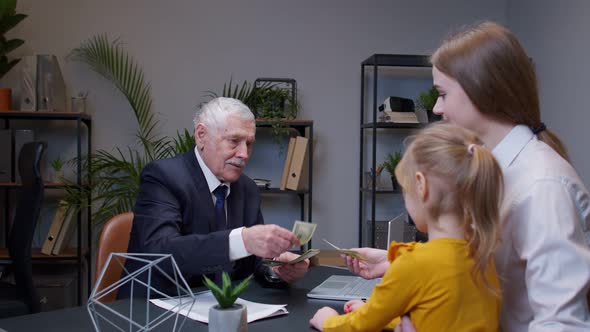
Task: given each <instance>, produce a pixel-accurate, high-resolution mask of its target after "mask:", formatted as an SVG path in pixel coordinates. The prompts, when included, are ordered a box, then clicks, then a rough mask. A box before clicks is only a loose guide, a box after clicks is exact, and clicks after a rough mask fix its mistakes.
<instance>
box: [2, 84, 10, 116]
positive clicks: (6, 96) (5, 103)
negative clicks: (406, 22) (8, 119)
mask: <svg viewBox="0 0 590 332" xmlns="http://www.w3.org/2000/svg"><path fill="white" fill-rule="evenodd" d="M11 109H12V90H11V89H9V88H0V111H10V110H11Z"/></svg>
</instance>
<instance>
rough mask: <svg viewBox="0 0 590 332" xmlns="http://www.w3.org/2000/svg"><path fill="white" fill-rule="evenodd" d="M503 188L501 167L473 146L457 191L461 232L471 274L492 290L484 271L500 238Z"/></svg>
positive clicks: (483, 150) (495, 291)
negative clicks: (465, 171) (462, 219)
mask: <svg viewBox="0 0 590 332" xmlns="http://www.w3.org/2000/svg"><path fill="white" fill-rule="evenodd" d="M502 192H503V181H502V171H501V170H500V166H499V165H498V163H497V162H496V160H495V159H494V157H493V155H492V154H491V152H490V151H488V150H487V149H486V148H484V147H482V146H479V145H478V146H476V147H475V148H474V149H473V156H472V160H471V165H470V169H469V173H468V175H467V176H466V177H465V179H464V186H463V188H461V190H460V191H459V196H460V197H459V199H460V200H462V201H463V202H464V203H463V217H464V227H465V234H467V239H468V241H469V248H470V250H471V255H472V257H473V260H474V261H475V265H474V269H473V274H474V278H475V279H477V278H478V277H480V278H481V280H482V281H483V284H484V285H485V286H486V288H488V289H489V290H490V291H492V292H493V293H495V294H498V295H499V289H496V288H495V287H494V286H493V285H492V284H491V283H490V282H489V280H487V279H486V278H485V272H486V269H487V267H488V266H489V264H490V262H491V261H492V260H493V259H494V252H495V251H496V249H497V247H498V244H499V238H500V207H499V204H500V202H501V196H502Z"/></svg>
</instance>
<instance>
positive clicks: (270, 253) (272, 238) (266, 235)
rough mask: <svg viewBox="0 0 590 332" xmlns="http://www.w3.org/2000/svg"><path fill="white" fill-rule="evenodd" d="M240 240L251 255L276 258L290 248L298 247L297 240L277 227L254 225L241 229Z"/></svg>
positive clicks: (286, 231)
mask: <svg viewBox="0 0 590 332" xmlns="http://www.w3.org/2000/svg"><path fill="white" fill-rule="evenodd" d="M242 239H243V240H244V246H245V247H246V250H247V251H248V252H249V253H251V254H252V255H255V256H258V257H262V258H271V257H277V256H279V255H280V254H282V253H284V252H285V251H287V250H288V249H289V248H291V247H292V246H299V245H300V243H299V239H297V237H296V236H295V235H294V234H293V233H291V231H288V230H286V229H284V228H282V227H280V226H277V225H256V226H252V227H247V228H246V227H245V228H243V229H242Z"/></svg>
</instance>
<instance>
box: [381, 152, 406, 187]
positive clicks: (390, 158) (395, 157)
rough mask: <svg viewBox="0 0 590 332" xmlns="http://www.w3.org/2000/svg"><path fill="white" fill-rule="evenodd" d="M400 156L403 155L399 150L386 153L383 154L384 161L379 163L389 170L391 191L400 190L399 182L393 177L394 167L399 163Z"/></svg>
mask: <svg viewBox="0 0 590 332" xmlns="http://www.w3.org/2000/svg"><path fill="white" fill-rule="evenodd" d="M402 156H403V155H402V153H401V151H395V152H394V153H393V154H391V153H388V154H387V155H386V156H385V161H384V162H383V163H382V164H381V165H382V166H383V168H385V170H386V171H387V172H389V174H391V184H392V187H393V191H399V190H400V187H399V183H398V182H397V179H396V178H395V168H396V167H397V164H399V162H400V161H401V160H402Z"/></svg>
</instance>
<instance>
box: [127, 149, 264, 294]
mask: <svg viewBox="0 0 590 332" xmlns="http://www.w3.org/2000/svg"><path fill="white" fill-rule="evenodd" d="M133 212H134V219H133V227H132V229H131V237H130V239H129V249H128V252H129V253H162V254H172V256H173V257H174V260H175V261H176V264H177V265H178V267H179V268H180V271H181V272H182V274H183V276H184V277H185V279H186V280H187V281H189V283H192V285H191V286H196V285H197V284H198V282H200V280H201V278H202V275H204V274H210V275H209V276H210V277H211V276H212V275H213V274H214V272H218V271H221V270H223V271H228V272H231V274H232V279H242V278H245V277H246V276H248V275H249V274H251V273H253V272H254V270H255V267H256V265H257V263H258V260H257V258H256V257H254V256H249V257H246V258H243V259H240V260H238V261H235V262H231V261H230V260H229V233H230V231H231V230H232V229H235V228H238V227H241V226H252V225H256V224H262V223H263V222H264V221H263V218H262V213H261V212H260V192H259V190H258V188H257V187H256V185H255V184H254V181H252V180H251V179H250V178H248V177H247V176H245V175H242V176H241V177H240V178H239V179H238V181H236V182H234V183H232V184H231V190H230V195H229V196H228V198H227V222H228V229H227V230H221V231H217V225H216V218H215V207H214V205H213V199H212V196H211V192H210V191H209V187H208V186H207V181H206V180H205V176H204V175H203V171H202V170H201V167H200V166H199V163H198V161H197V157H196V156H195V152H194V149H191V150H190V151H188V152H186V153H184V154H180V155H178V156H176V157H174V158H169V159H162V160H157V161H154V162H152V163H150V164H148V165H147V166H145V168H144V169H143V171H142V173H141V184H140V189H139V195H138V197H137V201H136V203H135V208H134V211H133ZM141 266H142V264H137V262H135V261H131V260H128V261H127V262H126V267H127V268H128V269H129V271H130V272H132V271H135V270H137V269H138V268H140V267H141ZM164 270H165V271H167V272H168V273H171V272H172V268H171V266H164ZM144 275H145V273H144ZM170 276H171V277H172V278H174V276H173V274H170ZM144 280H145V278H144ZM191 281H192V282H191ZM195 281H197V284H195ZM151 284H152V286H155V287H158V289H162V290H167V291H171V290H172V288H171V287H172V285H173V284H172V283H171V282H170V281H169V280H167V279H166V278H163V277H162V275H160V274H159V273H156V274H154V275H152V282H151ZM137 290H138V289H135V290H134V295H136V294H137ZM140 291H141V290H140ZM128 294H129V288H128V286H127V287H123V288H121V289H120V290H119V297H120V298H121V297H126V296H128Z"/></svg>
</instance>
